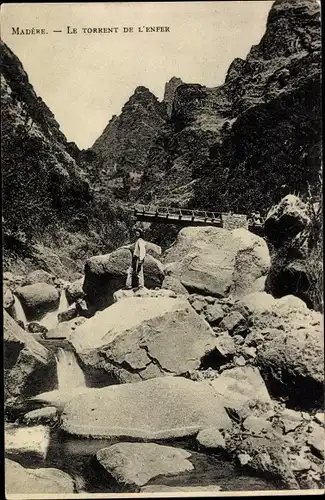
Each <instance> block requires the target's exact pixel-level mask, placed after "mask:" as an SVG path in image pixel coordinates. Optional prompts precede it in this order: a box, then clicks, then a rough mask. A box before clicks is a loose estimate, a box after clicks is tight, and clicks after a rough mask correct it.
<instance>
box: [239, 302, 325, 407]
mask: <svg viewBox="0 0 325 500" xmlns="http://www.w3.org/2000/svg"><path fill="white" fill-rule="evenodd" d="M236 307H239V308H241V310H242V311H243V312H245V311H246V312H247V314H248V321H249V324H250V330H251V331H250V333H249V334H248V335H247V337H246V339H245V344H247V345H248V346H254V347H256V348H257V356H256V363H257V365H258V367H259V368H260V370H261V374H262V376H263V378H264V380H265V381H266V385H267V387H268V389H269V391H270V393H271V394H273V395H274V396H281V397H285V398H286V399H287V400H288V401H289V402H290V404H294V405H295V406H297V407H300V408H301V409H311V408H322V407H323V404H324V394H323V383H324V332H323V315H322V314H320V313H317V312H315V311H312V310H310V309H308V308H307V306H306V304H305V303H304V302H303V301H302V300H301V299H299V298H298V297H295V296H293V295H288V296H285V297H282V298H280V299H274V298H273V297H271V296H270V295H268V294H266V293H260V294H259V293H255V294H252V295H250V296H247V297H244V298H243V299H242V300H241V301H240V302H239V303H238V304H237V305H236Z"/></svg>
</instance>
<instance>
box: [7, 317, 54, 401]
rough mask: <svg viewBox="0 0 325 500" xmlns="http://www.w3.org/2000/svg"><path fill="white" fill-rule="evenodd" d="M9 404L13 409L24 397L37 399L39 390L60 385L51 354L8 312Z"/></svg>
mask: <svg viewBox="0 0 325 500" xmlns="http://www.w3.org/2000/svg"><path fill="white" fill-rule="evenodd" d="M4 368H5V402H6V405H8V407H9V406H11V405H12V404H13V403H16V402H17V401H19V400H20V399H21V398H22V397H29V396H33V395H35V394H37V393H38V391H39V390H42V389H43V390H44V391H46V390H51V389H53V388H54V387H55V385H56V376H55V360H54V358H53V357H52V356H51V354H50V352H49V351H48V350H47V349H46V348H45V347H43V346H42V345H41V344H39V343H38V342H37V340H35V338H33V335H32V334H31V333H29V332H26V331H25V330H22V328H20V326H19V325H18V323H16V321H15V320H14V319H12V318H11V317H10V316H9V314H7V313H6V312H4Z"/></svg>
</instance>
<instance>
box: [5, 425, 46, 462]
mask: <svg viewBox="0 0 325 500" xmlns="http://www.w3.org/2000/svg"><path fill="white" fill-rule="evenodd" d="M49 443H50V430H49V427H46V426H44V425H37V426H33V427H18V426H15V425H12V426H8V427H6V428H5V450H6V453H7V455H8V456H10V457H11V458H19V457H20V456H21V455H24V454H30V455H32V456H34V457H35V456H36V457H38V458H41V459H44V458H45V457H46V453H47V449H48V446H49Z"/></svg>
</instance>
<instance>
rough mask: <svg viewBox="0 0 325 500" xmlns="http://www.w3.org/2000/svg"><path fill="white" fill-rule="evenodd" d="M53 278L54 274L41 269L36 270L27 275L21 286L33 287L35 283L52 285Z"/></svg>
mask: <svg viewBox="0 0 325 500" xmlns="http://www.w3.org/2000/svg"><path fill="white" fill-rule="evenodd" d="M54 281H55V276H54V274H51V273H48V272H47V271H44V270H43V269H36V270H35V271H31V272H30V273H28V274H27V276H26V278H25V280H24V282H23V285H24V286H26V285H35V284H36V283H47V284H48V285H54Z"/></svg>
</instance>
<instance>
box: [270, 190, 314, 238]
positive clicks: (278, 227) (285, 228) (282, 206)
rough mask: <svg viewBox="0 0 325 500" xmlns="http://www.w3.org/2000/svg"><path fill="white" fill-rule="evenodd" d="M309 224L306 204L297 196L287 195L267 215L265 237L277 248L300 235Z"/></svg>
mask: <svg viewBox="0 0 325 500" xmlns="http://www.w3.org/2000/svg"><path fill="white" fill-rule="evenodd" d="M309 223H310V218H309V215H308V213H307V206H306V204H305V203H303V202H302V201H301V200H300V198H298V197H297V196H295V195H293V194H289V195H287V196H285V197H284V198H282V200H281V201H280V203H279V204H277V205H274V206H273V207H272V208H271V209H270V210H269V212H268V213H267V215H266V218H265V221H264V231H265V236H266V237H267V238H268V240H269V241H270V242H272V243H273V245H275V246H279V245H282V244H283V243H284V241H287V240H289V239H291V238H293V237H294V236H296V235H297V234H298V233H300V232H301V231H302V230H303V229H304V228H305V227H306V226H307V225H308V224H309Z"/></svg>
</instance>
